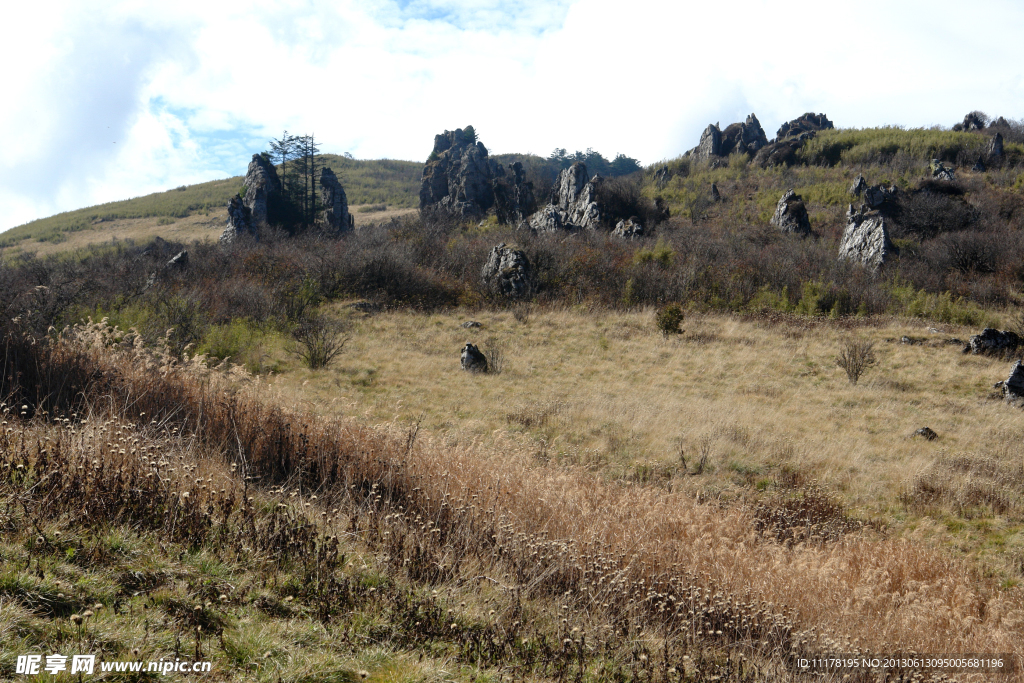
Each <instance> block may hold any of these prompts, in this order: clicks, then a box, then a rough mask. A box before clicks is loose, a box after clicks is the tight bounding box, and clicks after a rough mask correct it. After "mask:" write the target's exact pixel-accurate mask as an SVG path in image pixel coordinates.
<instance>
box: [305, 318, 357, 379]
mask: <svg viewBox="0 0 1024 683" xmlns="http://www.w3.org/2000/svg"><path fill="white" fill-rule="evenodd" d="M347 329H348V326H347V325H346V324H345V323H343V322H342V321H340V320H336V319H334V318H328V317H326V316H320V315H318V316H311V317H307V318H304V319H302V320H300V321H299V323H298V325H296V327H295V329H294V330H292V338H293V339H294V340H295V342H296V344H297V346H295V347H294V348H293V349H292V353H294V354H295V355H296V356H298V357H299V358H301V359H302V362H303V363H305V364H306V366H307V367H308V368H309V369H310V370H316V369H318V368H322V367H326V366H327V365H329V364H330V362H331V361H333V360H334V359H335V358H336V357H337V356H338V354H339V353H341V351H342V349H343V348H345V343H346V342H347V341H348V337H346V336H345V332H346V330H347Z"/></svg>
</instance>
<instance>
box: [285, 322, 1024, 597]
mask: <svg viewBox="0 0 1024 683" xmlns="http://www.w3.org/2000/svg"><path fill="white" fill-rule="evenodd" d="M337 310H338V311H340V312H341V314H343V315H348V313H347V311H348V309H346V308H344V307H340V306H339V307H338V309H337ZM470 317H472V316H458V315H444V314H436V315H420V314H415V313H409V312H394V313H385V314H378V315H373V316H363V315H356V316H354V321H355V327H354V332H353V334H352V339H351V340H350V342H349V343H348V345H347V346H346V349H345V352H344V353H343V354H342V356H341V357H339V359H338V360H337V361H335V363H334V364H333V365H332V366H330V367H329V368H327V369H325V370H321V371H317V372H310V371H308V370H304V369H293V370H287V371H285V372H283V373H282V374H280V375H278V376H272V377H271V378H270V380H269V381H270V382H271V384H272V385H273V386H274V387H276V388H278V389H279V390H280V391H281V392H282V395H283V396H284V397H286V400H287V401H288V402H290V403H293V404H294V405H300V406H303V407H304V408H305V409H310V410H313V411H316V412H321V413H325V414H332V415H347V416H355V417H358V418H360V419H363V420H367V421H369V422H371V423H383V422H398V423H405V424H409V423H413V422H420V426H421V428H422V429H424V430H425V431H426V433H430V434H432V435H435V436H437V437H438V438H442V439H443V440H444V442H445V443H447V444H450V445H458V444H466V443H476V444H485V445H486V444H493V443H495V442H497V441H503V440H506V439H510V440H513V441H515V442H516V443H519V444H522V447H523V448H524V449H527V450H530V451H531V452H532V453H534V454H535V457H538V458H540V459H545V460H546V459H551V460H554V461H556V462H560V463H563V464H570V465H584V466H587V467H588V468H590V469H591V470H594V471H600V472H602V473H604V474H605V475H607V476H611V477H615V478H630V479H634V480H640V481H654V482H657V481H659V480H660V481H661V482H662V483H663V484H664V485H668V486H670V487H671V488H674V489H685V490H688V491H691V493H692V492H703V493H704V494H712V495H719V496H722V497H724V498H727V499H728V498H735V497H746V496H748V495H749V494H750V493H751V492H756V491H758V490H764V491H765V492H766V493H772V492H774V491H776V490H780V489H781V490H784V489H786V488H788V487H791V486H793V485H794V484H796V485H799V484H800V483H806V482H810V481H812V480H817V482H818V483H820V484H821V485H823V486H824V487H826V488H828V489H831V490H836V491H839V492H841V493H842V495H843V498H844V501H845V503H846V504H847V505H848V506H849V507H851V508H854V509H855V510H856V511H857V512H856V514H857V515H858V516H860V517H862V518H866V519H878V520H881V521H883V522H884V523H886V524H887V525H890V526H891V527H894V529H895V530H896V531H897V532H898V533H901V534H908V535H913V536H914V537H916V538H925V539H931V540H932V541H933V542H934V543H936V544H942V545H952V546H955V547H956V548H958V549H960V550H966V551H969V552H971V553H974V554H977V555H978V556H979V557H984V558H986V559H985V562H986V566H987V567H990V568H991V569H993V570H996V571H998V572H999V573H1000V574H1001V575H1002V576H1003V577H1004V578H1007V579H1008V580H1010V581H1011V583H1012V582H1013V581H1014V580H1019V578H1020V576H1021V573H1022V572H1024V564H1022V562H1024V534H1022V530H1024V524H1022V522H1024V446H1022V445H1021V443H1020V439H1019V427H1018V425H1019V421H1020V419H1021V414H1020V411H1019V409H1015V408H1013V407H1011V406H1008V405H1006V404H1005V403H1003V402H1002V401H1000V400H996V399H994V398H993V396H994V395H995V394H994V392H993V389H992V385H993V383H995V382H996V381H999V380H1000V379H1003V378H1005V376H1006V374H1007V373H1008V370H1009V363H1008V362H1005V361H1002V360H997V359H991V358H986V357H981V356H971V355H963V354H962V353H961V352H960V347H959V346H956V345H951V344H945V343H943V341H944V340H946V339H949V338H951V337H959V338H961V339H966V338H967V336H969V335H970V334H972V333H973V331H972V330H968V329H957V328H952V327H945V328H943V330H942V332H941V333H939V334H936V333H931V332H929V331H928V329H927V325H924V324H922V323H918V322H916V321H913V322H906V321H899V320H889V321H882V322H877V321H876V322H875V323H872V324H867V325H864V326H860V327H854V328H852V329H847V327H848V326H847V325H841V324H832V323H828V322H815V321H808V320H806V319H803V320H801V319H785V320H781V321H777V322H776V323H772V322H770V321H766V320H746V319H738V318H735V317H728V316H691V317H690V318H689V319H688V320H686V321H685V322H684V324H683V327H684V329H685V333H684V334H683V335H681V336H676V337H665V336H663V335H662V334H660V333H659V332H658V331H657V330H656V327H655V325H654V320H653V317H654V315H653V312H652V311H645V312H636V313H616V312H586V311H581V312H568V311H539V312H536V313H534V314H533V315H532V316H531V317H530V319H529V321H528V322H527V323H526V324H523V323H520V322H518V321H516V320H515V319H514V317H513V316H512V314H511V313H509V312H480V313H478V314H477V315H476V316H475V317H474V318H473V319H475V320H477V321H479V322H481V323H482V324H483V327H482V328H480V329H464V328H462V327H461V326H460V324H461V323H462V322H463V321H464V320H467V319H469V318H470ZM851 336H852V337H857V338H863V339H866V340H871V341H874V342H875V343H876V351H877V356H878V359H879V364H878V365H877V366H876V367H874V368H871V369H869V370H868V371H867V372H866V373H865V375H864V377H863V378H862V379H861V381H860V383H859V384H858V385H856V386H853V385H851V384H849V382H848V381H847V378H846V376H845V374H844V372H843V370H841V369H840V368H839V367H837V366H836V364H835V356H836V354H837V353H838V351H839V347H840V344H841V342H842V341H843V340H844V339H846V338H848V337H851ZM903 336H910V337H914V338H919V339H923V340H924V343H920V344H909V345H908V344H903V343H899V340H900V338H901V337H903ZM494 340H496V341H497V343H499V344H501V345H502V346H503V348H504V352H505V356H506V361H505V369H504V371H503V372H502V373H501V374H500V375H470V374H467V373H464V372H462V371H461V369H460V368H459V358H458V352H459V349H460V348H461V347H462V345H463V344H464V343H465V342H466V341H473V342H474V343H477V344H478V345H479V346H480V347H481V348H482V349H483V350H484V351H485V353H486V352H487V350H488V347H489V346H493V345H494V343H495V341H494ZM282 358H284V357H283V356H282ZM295 365H296V364H295V363H292V364H291V366H290V367H295ZM286 367H289V366H286ZM925 426H928V427H930V428H932V429H934V430H935V431H936V432H938V434H939V438H938V439H937V440H935V441H926V440H923V439H921V438H913V437H912V436H911V435H912V434H913V433H914V431H915V430H917V429H918V428H921V427H925ZM704 452H707V454H708V456H709V457H708V459H707V463H706V467H705V468H704V471H703V473H702V475H701V476H683V471H684V470H683V460H685V468H686V469H685V471H686V472H689V473H690V474H692V473H693V472H695V471H696V470H697V469H698V467H699V462H700V459H701V457H702V455H703V453H704ZM681 456H682V457H681ZM951 463H952V464H951ZM956 463H959V465H957V464H956ZM985 463H987V464H985ZM936 477H939V478H940V479H941V480H942V482H943V484H942V486H945V487H946V488H948V489H949V490H945V489H943V490H942V491H940V492H938V493H936V494H935V495H930V494H929V495H923V493H922V491H920V490H919V489H920V488H921V483H922V482H924V483H926V484H927V482H928V481H931V480H934V479H935V478H936ZM954 480H956V481H959V483H955V481H954ZM968 480H969V481H970V482H973V484H965V482H966V481H968ZM965 486H966V487H967V489H966V491H965V489H964V487H965ZM972 486H973V487H974V488H971V487H972ZM985 487H988V488H987V489H986V488H985ZM926 488H927V487H926ZM940 488H941V487H940ZM974 489H978V490H977V491H975V490H974ZM957 491H959V493H957ZM986 491H987V492H988V493H986ZM972 492H974V493H975V494H977V495H973V498H972V497H971V496H972ZM924 493H927V491H925V492H924ZM1000 496H1002V498H1000ZM954 499H956V500H954ZM957 520H961V521H957ZM963 520H967V521H963Z"/></svg>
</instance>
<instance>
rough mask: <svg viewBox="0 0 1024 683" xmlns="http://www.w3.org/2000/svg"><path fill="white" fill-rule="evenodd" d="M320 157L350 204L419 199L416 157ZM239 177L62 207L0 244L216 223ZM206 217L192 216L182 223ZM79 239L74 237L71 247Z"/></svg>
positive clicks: (408, 203) (396, 204) (402, 204)
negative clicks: (142, 223)
mask: <svg viewBox="0 0 1024 683" xmlns="http://www.w3.org/2000/svg"><path fill="white" fill-rule="evenodd" d="M323 161H324V163H325V164H326V165H327V166H330V167H331V169H332V170H334V171H335V173H337V174H338V176H339V178H340V180H341V182H342V184H343V185H344V187H345V192H346V194H347V195H348V201H349V204H350V205H352V206H359V205H379V204H386V205H387V206H388V207H391V208H412V207H415V206H416V205H417V203H418V201H419V199H418V194H417V193H418V192H419V182H420V173H421V172H422V170H423V164H422V163H420V162H416V161H397V160H392V159H376V160H362V159H347V158H345V157H342V156H338V155H335V154H325V155H323ZM243 180H244V177H243V176H234V177H232V178H225V179H223V180H212V181H210V182H208V183H199V184H197V185H189V186H184V185H182V186H181V187H178V188H175V189H173V190H167V191H166V192H157V193H154V194H150V195H146V196H144V197H134V198H132V199H124V200H121V201H117V202H110V203H107V204H99V205H97V206H90V207H86V208H84V209H77V210H75V211H66V212H64V213H59V214H57V215H55V216H50V217H48V218H41V219H39V220H35V221H32V222H30V223H25V224H24V225H19V226H18V227H16V228H12V229H11V230H8V231H7V232H5V233H3V234H0V247H11V246H15V245H21V246H22V247H23V248H25V247H27V246H29V244H25V243H32V242H43V243H51V244H60V243H63V242H67V241H68V240H69V238H71V237H72V233H76V232H82V231H87V230H92V231H97V232H98V233H99V234H98V235H96V236H95V237H94V238H93V239H89V240H88V241H92V242H95V241H106V239H109V237H110V235H109V228H111V227H112V224H113V223H115V222H116V221H125V220H135V219H147V218H148V219H155V220H154V221H148V222H147V224H150V223H151V224H153V225H155V226H169V225H172V224H174V223H176V222H178V221H180V220H181V219H184V218H188V217H196V216H202V217H204V218H209V217H210V216H214V217H216V219H217V220H215V221H213V222H214V223H215V224H216V225H219V226H221V228H222V227H223V224H224V221H225V220H226V216H227V212H226V210H225V207H227V204H228V202H229V201H230V200H231V197H232V196H234V194H235V193H236V192H238V191H239V190H240V189H241V187H242V182H243ZM221 214H223V216H224V218H223V220H222V219H221V218H220V217H221ZM208 222H210V221H208V220H207V221H202V220H199V219H195V220H193V221H189V222H188V224H189V225H192V224H196V223H208ZM179 227H180V226H179ZM80 241H81V240H78V241H76V246H78V245H77V242H80ZM69 246H70V245H69Z"/></svg>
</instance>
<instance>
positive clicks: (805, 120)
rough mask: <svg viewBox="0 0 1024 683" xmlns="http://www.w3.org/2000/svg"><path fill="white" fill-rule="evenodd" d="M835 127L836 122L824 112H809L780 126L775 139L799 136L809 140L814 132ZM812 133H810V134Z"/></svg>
mask: <svg viewBox="0 0 1024 683" xmlns="http://www.w3.org/2000/svg"><path fill="white" fill-rule="evenodd" d="M831 128H835V124H833V123H832V122H831V121H829V120H828V117H827V116H825V115H824V114H814V113H812V112H807V113H806V114H804V115H803V116H801V117H799V118H795V119H793V120H792V121H787V122H786V123H784V124H782V125H781V126H779V132H778V133H776V134H775V141H776V142H778V141H779V140H785V139H786V138H799V139H800V140H808V139H810V138H812V137H814V134H815V133H817V132H818V131H821V130H829V129H831ZM808 134H810V135H808Z"/></svg>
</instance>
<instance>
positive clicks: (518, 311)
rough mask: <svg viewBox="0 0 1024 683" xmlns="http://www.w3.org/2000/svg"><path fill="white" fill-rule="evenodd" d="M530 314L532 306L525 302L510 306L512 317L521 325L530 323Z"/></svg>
mask: <svg viewBox="0 0 1024 683" xmlns="http://www.w3.org/2000/svg"><path fill="white" fill-rule="evenodd" d="M532 313H533V306H532V305H531V304H529V303H527V302H520V303H517V304H515V305H514V306H512V317H513V318H515V319H516V322H517V323H519V324H521V325H525V324H526V323H528V322H530V315H531V314H532Z"/></svg>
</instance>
